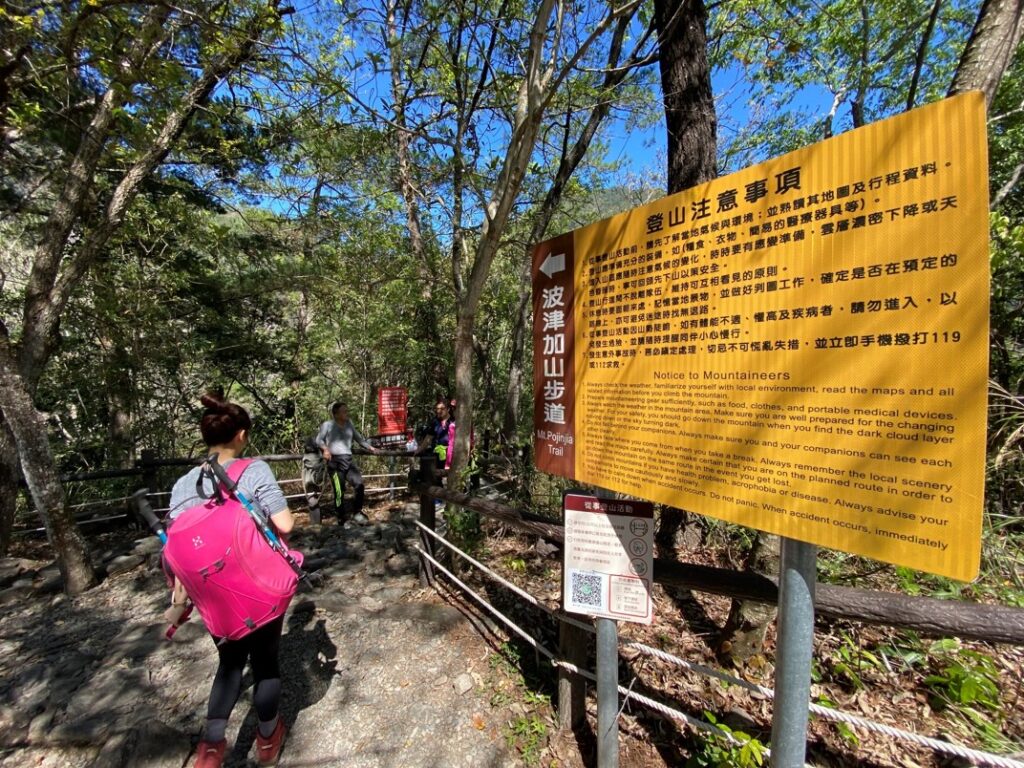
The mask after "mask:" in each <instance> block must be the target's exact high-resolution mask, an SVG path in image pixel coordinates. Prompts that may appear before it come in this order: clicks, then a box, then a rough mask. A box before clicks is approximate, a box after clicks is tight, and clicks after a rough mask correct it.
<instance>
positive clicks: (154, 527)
mask: <svg viewBox="0 0 1024 768" xmlns="http://www.w3.org/2000/svg"><path fill="white" fill-rule="evenodd" d="M148 495H149V489H148V488H140V489H139V490H137V491H136V492H135V493H133V494H132V505H133V506H134V507H135V513H136V514H137V515H138V516H139V517H141V518H142V521H143V522H144V523H145V524H146V525H148V526H149V530H151V531H152V532H153V533H154V534H156V536H157V538H159V539H160V543H161V544H166V543H167V530H166V529H165V528H164V524H163V523H162V522H160V518H159V517H157V516H156V512H154V511H153V507H151V506H150V505H149V499H147V498H146V496H148Z"/></svg>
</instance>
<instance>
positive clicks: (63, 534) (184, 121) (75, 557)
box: [0, 0, 280, 595]
mask: <svg viewBox="0 0 1024 768" xmlns="http://www.w3.org/2000/svg"><path fill="white" fill-rule="evenodd" d="M279 2H280V0H270V2H269V3H268V6H267V8H266V10H265V11H261V12H258V13H257V14H256V15H255V16H254V17H253V18H252V20H251V24H250V26H249V28H247V29H245V30H243V31H242V32H241V33H240V34H241V35H244V37H242V38H241V39H240V40H239V41H238V44H237V45H235V46H229V47H228V51H227V53H225V54H224V55H222V56H220V57H217V58H215V59H214V60H212V61H210V62H207V63H206V66H205V67H204V69H203V71H202V72H201V73H200V75H199V76H198V77H197V78H196V79H195V80H194V81H193V82H192V84H191V86H190V87H189V88H188V90H187V91H186V92H185V93H184V94H182V95H181V99H180V102H179V103H178V105H177V106H176V107H175V108H174V109H172V110H171V111H170V112H169V113H168V114H167V116H166V118H165V119H164V122H163V124H162V125H161V126H160V127H159V129H158V130H156V131H155V132H154V134H153V138H152V140H151V141H150V143H149V145H148V146H146V147H144V148H142V150H141V151H140V153H139V155H138V157H137V159H136V160H135V161H134V162H133V163H132V165H131V166H130V167H129V168H128V170H127V171H126V172H125V174H124V176H123V177H122V178H121V180H120V181H119V182H118V183H117V185H116V187H115V188H114V190H113V191H112V192H111V194H110V196H109V199H108V200H107V201H106V203H105V205H104V207H103V213H102V215H101V216H100V217H98V219H97V221H96V223H95V225H94V226H91V227H85V228H84V229H85V234H84V235H83V237H82V240H81V243H80V244H77V245H73V246H69V239H70V236H71V233H72V232H73V231H74V229H75V227H76V226H80V225H81V224H82V213H83V211H84V210H85V208H86V205H87V203H88V202H89V198H90V196H91V194H92V188H93V184H94V181H95V173H96V169H97V167H98V166H99V164H100V161H101V159H102V154H103V150H104V148H105V146H106V145H107V144H108V142H110V140H111V138H112V132H113V130H114V128H115V126H116V120H115V119H114V118H115V116H116V112H117V111H118V109H119V108H120V107H121V106H123V104H124V103H125V100H126V98H127V96H128V94H129V93H130V91H131V88H132V86H133V85H134V84H136V83H137V82H138V81H139V79H140V78H141V77H142V66H143V64H144V63H145V62H146V61H147V59H148V58H149V57H150V56H151V55H152V54H153V53H154V52H155V51H156V50H157V49H158V48H159V47H160V45H162V44H163V42H164V39H165V37H166V35H167V34H168V32H167V30H166V29H165V28H164V24H165V22H166V20H167V16H168V14H169V13H170V11H171V6H169V5H168V6H164V5H159V6H154V8H153V9H152V10H150V11H149V13H148V15H147V18H146V21H145V22H144V23H143V25H142V27H141V28H140V30H139V34H138V37H137V38H136V40H135V43H134V44H133V46H132V48H131V51H130V53H129V55H128V56H127V57H126V59H125V61H123V62H121V66H122V68H123V69H124V70H125V71H124V72H122V75H121V76H120V77H119V78H118V79H116V80H115V81H113V82H112V83H111V85H110V87H109V88H108V89H107V91H106V92H105V93H104V95H103V97H102V98H101V99H100V102H99V105H98V107H97V109H96V112H94V114H93V116H92V119H91V121H90V123H89V126H88V127H87V129H86V132H85V135H84V136H83V139H82V142H81V143H80V145H79V148H78V150H77V152H76V154H75V157H74V158H73V160H72V162H71V165H70V167H69V169H68V176H67V179H66V181H65V184H64V187H63V189H62V191H61V195H60V197H59V198H58V200H57V201H56V202H55V203H54V207H53V213H52V214H51V216H50V217H49V219H48V220H47V222H46V224H45V225H44V226H43V230H42V236H41V238H40V240H39V243H38V244H37V246H36V248H35V253H34V255H33V264H32V270H31V272H30V275H29V280H28V285H27V287H26V291H25V303H24V308H23V313H22V318H23V319H22V333H21V339H20V342H19V345H18V348H17V350H15V349H12V348H11V346H10V344H9V341H8V339H7V337H6V335H4V337H3V338H2V339H0V344H2V350H0V358H2V359H0V369H2V371H0V378H2V380H0V388H2V389H3V392H2V394H0V410H2V411H3V414H4V417H5V419H7V421H8V423H9V424H10V427H11V431H12V432H13V433H14V439H15V444H16V445H17V449H18V455H19V457H20V459H21V465H22V470H23V472H24V474H25V479H26V481H27V482H28V486H29V491H30V493H31V495H32V500H33V502H34V503H35V505H36V509H38V510H39V512H40V514H41V515H42V516H43V522H44V525H45V527H46V531H47V536H48V538H49V540H50V543H51V545H52V546H53V548H54V554H55V555H56V557H57V562H58V564H59V566H60V569H61V573H62V575H63V576H64V589H65V591H66V592H67V593H68V594H72V595H73V594H78V593H79V592H81V591H82V590H84V589H87V588H88V587H90V586H92V585H93V584H95V583H96V577H95V574H94V573H93V571H92V567H91V566H90V564H89V557H88V549H87V547H86V546H85V541H84V539H83V538H82V536H81V533H80V532H79V531H78V529H77V526H76V525H75V521H74V517H73V516H72V515H71V514H70V513H69V512H68V510H67V509H66V508H65V504H64V492H63V489H62V488H61V485H60V477H59V475H58V474H57V470H56V467H55V465H54V462H53V455H52V454H51V452H50V448H49V444H48V443H47V435H46V423H45V420H44V419H43V418H42V416H41V415H40V414H39V413H38V412H36V410H35V408H34V407H33V404H32V397H33V395H34V393H35V389H36V385H37V384H38V382H39V378H40V376H42V373H43V370H44V368H45V366H46V364H47V362H48V361H49V359H50V356H51V355H52V354H53V351H54V349H55V347H56V344H57V341H58V336H59V334H58V329H59V325H60V319H61V316H62V315H63V313H64V309H65V307H66V305H67V302H68V298H69V297H70V295H71V292H72V290H73V289H74V287H75V286H76V284H77V283H78V282H79V281H80V280H81V279H82V278H83V277H84V276H85V274H86V273H87V272H88V270H89V269H90V268H91V267H92V265H93V264H94V263H95V261H96V260H97V259H98V258H99V257H100V255H101V254H102V253H103V251H104V248H105V247H106V245H107V243H108V242H109V241H110V238H111V237H112V236H113V234H114V233H115V232H116V231H117V229H118V228H119V227H120V226H121V224H122V222H123V220H124V216H125V213H126V212H127V210H128V208H129V206H130V205H131V204H132V201H133V200H134V199H135V196H136V195H137V194H138V191H139V189H140V188H141V186H142V183H143V182H144V181H145V180H146V179H147V178H149V177H150V176H151V175H152V173H153V171H154V170H155V169H156V168H157V166H159V165H160V163H162V162H163V160H164V158H165V157H166V156H167V154H168V153H169V152H170V150H171V148H172V147H173V146H174V144H175V143H176V142H177V141H178V139H179V138H180V137H181V134H182V132H183V131H184V130H185V127H186V126H187V125H188V123H189V121H190V120H191V119H192V116H193V115H194V114H195V112H196V111H197V110H198V109H199V108H200V106H201V105H203V104H205V103H206V102H207V101H208V100H209V98H210V96H211V94H212V93H213V91H214V89H215V88H216V87H217V86H218V85H219V84H220V83H221V82H222V81H223V80H224V78H225V77H227V76H228V75H229V74H231V73H232V72H233V71H235V70H236V69H237V68H238V67H239V66H241V65H242V64H243V63H245V62H246V61H248V60H250V59H251V58H252V57H253V55H254V54H255V51H256V46H257V43H259V42H260V40H261V37H262V35H263V33H264V32H266V30H267V29H268V28H270V26H271V25H272V24H273V22H274V20H275V19H279V18H280V15H279V13H278V10H277V8H278V5H279ZM16 357H17V360H16Z"/></svg>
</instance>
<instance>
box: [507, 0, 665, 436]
mask: <svg viewBox="0 0 1024 768" xmlns="http://www.w3.org/2000/svg"><path fill="white" fill-rule="evenodd" d="M630 21H631V17H628V16H627V17H624V18H622V19H620V20H619V23H618V24H617V25H616V27H615V33H614V35H613V37H612V42H611V45H610V46H609V48H608V64H607V70H606V72H605V77H604V82H603V83H602V85H601V89H602V90H603V91H604V92H605V94H606V95H605V97H604V98H600V99H598V100H597V106H595V107H594V108H593V109H592V110H591V111H590V114H589V115H588V117H587V122H586V123H585V124H584V126H583V129H582V130H581V131H580V135H579V136H578V137H577V139H576V141H575V142H574V143H573V144H572V146H571V147H570V145H569V140H570V133H569V131H570V125H571V118H572V112H571V111H570V112H568V113H567V114H566V121H565V134H564V136H563V137H562V156H561V158H560V159H559V162H558V170H557V171H556V172H555V178H554V180H553V181H552V182H551V186H550V187H549V188H548V191H547V194H546V195H545V196H544V202H543V203H541V206H540V209H539V210H538V211H537V215H536V217H535V219H534V222H533V227H532V228H531V231H530V240H529V242H528V243H527V246H526V254H525V258H524V259H523V271H522V275H521V278H520V279H521V281H522V283H521V286H522V287H521V289H520V292H519V300H518V303H517V304H516V320H515V324H514V325H513V327H512V342H511V344H512V350H511V354H510V355H509V364H508V387H507V389H506V390H505V413H504V416H503V418H502V423H501V431H502V435H503V436H504V439H505V440H514V439H515V436H516V431H517V429H518V426H519V401H520V399H521V397H522V391H523V375H524V371H523V368H524V362H525V357H526V354H525V349H526V333H527V329H528V328H529V326H530V318H531V317H532V316H533V306H532V305H531V303H530V295H531V291H530V288H531V286H530V268H531V262H532V254H533V246H534V245H535V244H536V243H539V242H540V241H541V239H542V238H543V237H544V234H545V233H546V232H547V231H548V225H549V224H550V223H551V218H552V217H553V216H554V215H555V211H556V210H558V206H559V205H560V204H561V202H562V194H563V193H564V192H565V186H566V184H568V182H569V179H570V178H571V177H572V175H573V173H575V171H576V169H577V168H578V167H579V164H580V163H581V162H582V161H583V158H584V156H585V155H586V153H587V150H588V149H589V148H590V142H591V141H593V139H594V136H595V134H596V133H597V129H598V128H599V127H600V126H601V123H603V122H604V119H605V118H606V117H607V116H608V113H609V111H611V108H612V104H613V103H614V96H613V92H614V89H615V88H617V87H618V86H619V85H621V84H622V82H623V81H624V80H625V79H626V78H627V77H628V76H629V74H630V72H631V71H632V70H633V69H634V68H635V67H637V66H639V65H640V64H641V63H647V62H646V61H641V58H640V56H641V52H640V50H639V49H637V50H634V51H633V53H632V55H631V56H630V57H629V58H628V59H627V61H626V62H624V63H623V62H622V61H621V59H622V43H623V40H624V39H625V36H626V31H627V30H628V28H629V23H630Z"/></svg>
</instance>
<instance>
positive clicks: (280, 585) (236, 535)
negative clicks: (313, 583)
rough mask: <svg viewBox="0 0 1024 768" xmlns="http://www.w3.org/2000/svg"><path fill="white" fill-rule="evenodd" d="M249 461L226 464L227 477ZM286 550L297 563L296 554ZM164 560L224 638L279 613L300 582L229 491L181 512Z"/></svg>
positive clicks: (239, 634)
mask: <svg viewBox="0 0 1024 768" xmlns="http://www.w3.org/2000/svg"><path fill="white" fill-rule="evenodd" d="M250 463H251V461H250V460H249V459H238V460H236V461H234V462H232V463H231V464H230V465H229V466H228V467H227V468H226V471H227V475H228V477H229V478H230V479H231V480H232V481H235V482H237V481H238V478H239V477H241V475H242V473H243V472H244V471H245V468H246V467H248V466H249V464H250ZM200 482H202V480H201V479H200ZM218 490H219V491H223V490H224V489H223V486H221V487H220V488H219V489H218ZM290 554H291V556H292V557H293V558H294V559H295V561H296V563H297V564H299V565H301V564H302V554H301V553H300V552H296V551H294V550H291V551H290ZM164 562H165V563H166V565H167V568H168V569H169V570H170V572H171V573H172V574H174V576H176V577H177V578H178V581H179V582H181V584H182V586H184V588H185V591H186V592H187V593H188V596H189V598H190V599H191V600H192V602H193V603H195V606H196V608H198V609H199V615H200V616H202V617H203V623H204V624H205V625H206V628H207V629H208V630H209V631H210V634H212V635H213V636H214V637H218V638H224V639H227V640H238V639H240V638H243V637H245V636H246V635H248V634H249V633H250V632H252V631H254V630H256V629H259V628H260V627H262V626H263V625H264V624H267V623H269V622H271V621H273V620H274V619H276V618H278V617H279V616H283V615H284V612H285V610H287V608H288V603H289V602H291V599H292V596H293V595H294V594H295V590H296V588H297V586H298V581H299V578H298V575H297V574H296V572H295V570H293V568H292V567H291V566H290V565H289V564H288V562H287V561H286V560H285V558H284V557H283V556H282V554H281V553H279V552H277V551H275V550H274V549H273V548H272V547H271V546H270V544H269V542H268V541H267V539H266V538H265V537H264V535H263V533H262V532H261V531H260V530H259V528H257V527H256V524H255V523H254V522H253V520H252V518H251V517H250V516H249V513H248V512H247V511H246V509H245V507H244V506H243V505H242V503H241V502H240V501H239V500H238V498H237V497H236V496H235V494H233V493H228V494H227V495H226V496H223V497H222V496H221V494H220V493H215V494H214V495H213V497H211V498H210V499H208V500H207V501H206V502H204V503H203V504H199V505H197V506H194V507H190V508H189V509H186V510H185V511H184V512H182V513H181V515H179V516H178V518H177V519H176V520H175V521H174V524H173V525H172V526H171V527H170V529H169V530H168V531H167V544H166V545H165V546H164Z"/></svg>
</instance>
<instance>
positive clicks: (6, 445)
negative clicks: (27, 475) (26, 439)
mask: <svg viewBox="0 0 1024 768" xmlns="http://www.w3.org/2000/svg"><path fill="white" fill-rule="evenodd" d="M18 466H19V465H18V451H17V447H16V446H15V444H14V435H13V434H11V430H10V428H8V426H7V422H6V421H4V420H3V419H0V557H6V556H7V553H8V552H9V551H10V549H11V533H12V531H13V530H14V513H15V511H17V507H18V490H19V489H18Z"/></svg>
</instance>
